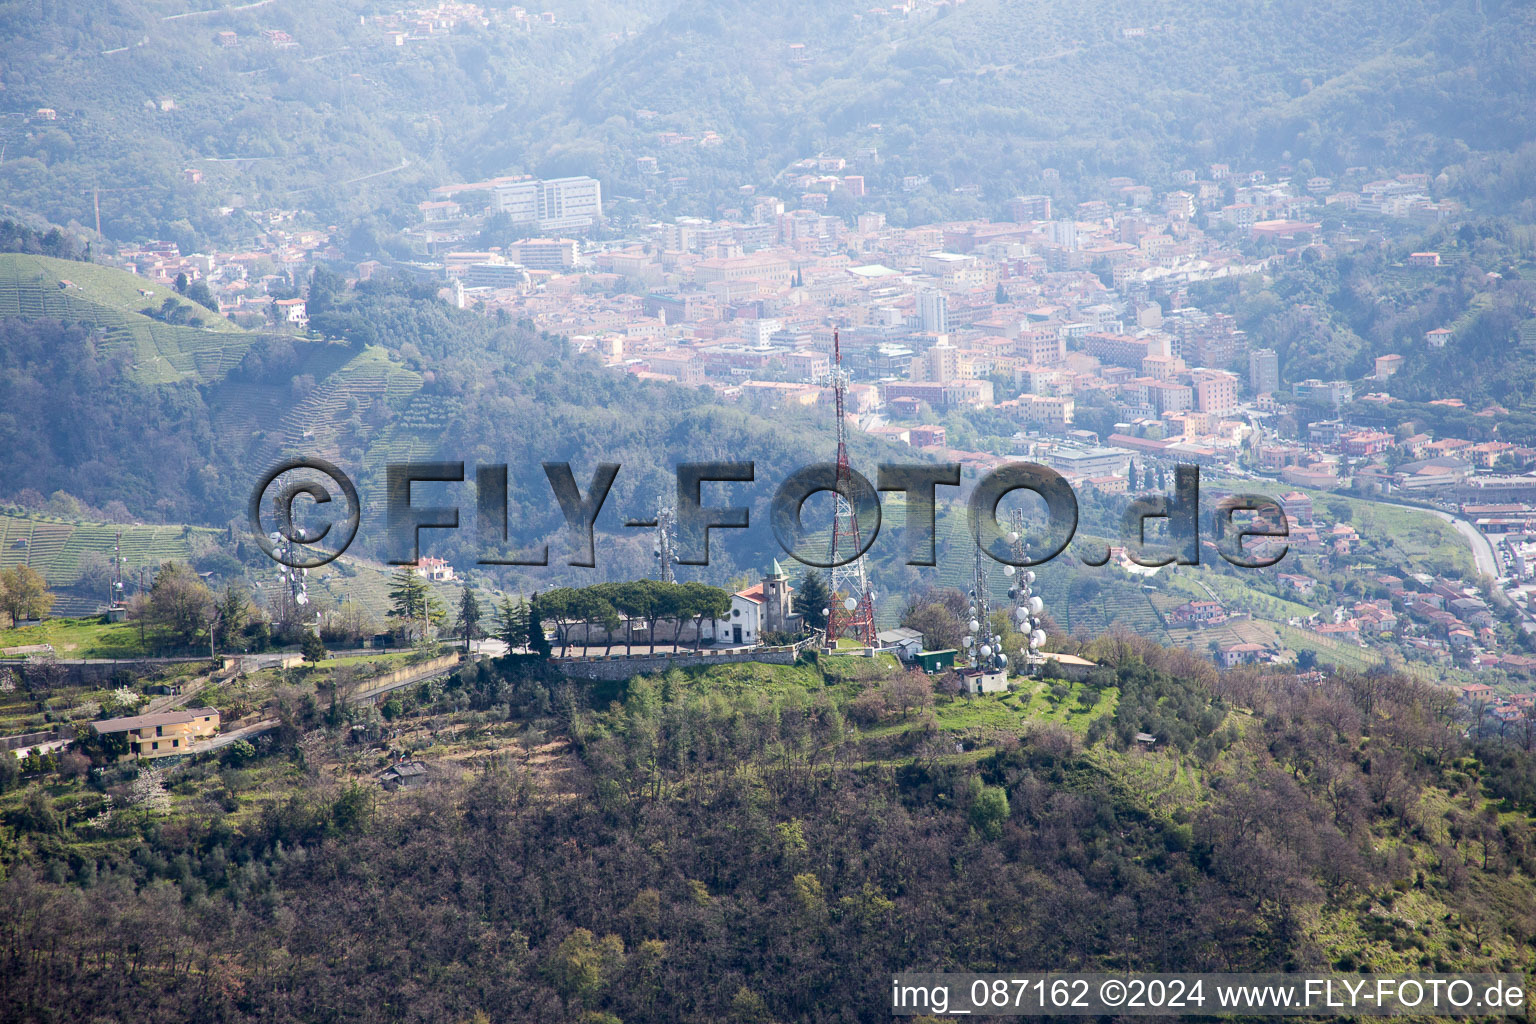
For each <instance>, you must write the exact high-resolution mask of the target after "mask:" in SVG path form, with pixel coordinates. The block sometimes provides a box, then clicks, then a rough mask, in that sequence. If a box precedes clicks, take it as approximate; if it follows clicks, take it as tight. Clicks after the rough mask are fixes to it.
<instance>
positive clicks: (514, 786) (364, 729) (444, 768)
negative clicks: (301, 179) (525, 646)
mask: <svg viewBox="0 0 1536 1024" xmlns="http://www.w3.org/2000/svg"><path fill="white" fill-rule="evenodd" d="M1088 653H1090V654H1091V655H1092V656H1093V657H1094V658H1095V659H1097V660H1099V661H1100V662H1101V663H1102V664H1103V666H1104V667H1102V668H1101V669H1098V670H1096V671H1094V672H1093V673H1092V674H1090V676H1089V677H1088V679H1087V680H1085V681H1082V682H1067V681H1064V680H1056V679H1050V678H1047V679H1044V680H1028V681H1023V682H1021V684H1020V686H1019V688H1018V689H1017V690H1016V691H1015V692H1013V693H1009V694H1006V695H997V696H988V697H982V698H965V697H956V696H953V695H951V694H949V693H947V692H943V691H942V690H941V691H940V692H938V693H935V692H934V690H933V684H932V682H931V681H929V680H927V679H925V678H923V677H920V676H919V677H915V678H914V677H910V676H904V675H902V674H901V673H900V671H899V670H897V669H896V668H895V667H894V665H893V664H892V663H890V662H888V661H869V660H867V659H863V658H822V659H819V660H813V661H804V662H801V663H799V664H796V665H794V666H759V665H734V666H724V667H720V668H715V669H708V670H693V671H688V672H681V671H674V672H671V673H668V674H667V675H665V676H663V677H654V678H640V679H635V680H632V681H630V682H629V683H628V684H623V685H613V686H607V687H601V688H599V689H597V690H592V691H588V690H586V689H585V688H583V687H573V686H571V685H569V684H564V683H561V682H560V681H559V680H557V679H556V678H554V677H552V676H549V675H547V674H546V673H544V672H542V671H541V670H539V669H537V668H536V667H534V666H531V665H527V664H520V663H517V662H516V661H510V662H501V663H495V664H490V663H482V664H480V665H478V666H476V667H473V668H470V669H466V670H464V671H463V672H461V673H459V674H458V675H456V676H453V677H450V678H449V679H447V680H442V681H438V682H435V683H432V684H429V685H423V686H421V687H418V688H411V689H408V690H405V691H400V692H399V693H398V694H397V695H396V696H395V697H394V698H393V699H391V700H390V701H389V702H388V703H387V704H386V705H385V706H384V707H383V708H382V709H381V708H376V707H374V706H373V705H372V704H371V703H368V704H362V705H346V704H337V705H333V706H332V707H331V709H330V710H329V711H327V710H326V709H325V707H324V705H323V704H321V703H318V702H317V701H316V700H315V698H314V693H315V692H320V693H325V692H330V691H331V690H332V687H333V684H335V685H339V686H342V687H345V686H348V685H353V684H355V681H356V680H357V679H358V678H359V677H360V674H367V673H368V672H370V671H371V672H378V671H381V670H383V669H385V668H387V667H388V666H383V665H375V666H371V667H370V666H366V665H361V664H356V663H350V662H349V663H346V664H342V663H330V662H328V663H323V664H322V665H320V666H319V667H317V668H314V669H307V670H304V672H303V673H302V674H301V676H300V677H299V678H301V679H302V684H301V686H299V687H293V686H291V685H289V683H287V682H285V680H284V678H283V676H282V674H280V673H276V672H265V673H259V674H257V675H256V676H253V677H250V678H248V679H246V680H242V681H238V682H237V681H231V682H229V683H220V684H218V685H215V686H211V687H209V688H208V689H205V690H204V691H202V692H201V693H200V694H199V699H201V700H207V701H210V702H212V703H214V704H215V706H220V707H225V708H229V709H231V711H235V710H243V711H245V712H247V713H250V712H252V711H255V710H256V709H265V710H264V711H261V712H259V713H266V714H272V713H274V712H275V713H276V714H278V715H279V716H280V717H281V719H282V721H283V723H284V725H283V728H282V729H281V730H279V731H277V732H275V733H273V734H271V735H270V736H269V737H267V738H264V739H261V740H259V741H258V742H257V743H256V744H255V745H254V746H253V747H251V748H250V749H248V750H239V749H235V748H231V749H230V750H229V751H228V752H226V753H224V754H223V755H218V756H216V757H214V758H206V759H204V760H202V761H201V762H193V763H191V764H187V765H183V766H181V767H177V768H171V769H168V770H167V769H164V768H162V769H160V770H158V771H157V772H154V773H149V772H146V773H144V774H143V775H141V776H140V780H139V781H138V782H137V783H134V784H132V785H129V784H127V783H124V784H121V785H119V784H117V783H116V781H115V779H116V776H111V777H110V779H109V781H108V792H107V794H105V795H104V794H102V793H100V792H98V791H97V790H95V789H93V788H92V787H91V786H89V785H86V784H84V783H82V782H79V781H74V780H72V779H70V778H69V777H67V776H62V775H61V776H53V777H51V779H50V781H48V782H46V783H42V784H36V783H35V784H32V785H30V786H28V787H27V788H25V789H22V790H20V791H14V792H11V793H8V794H5V795H3V796H0V820H3V821H4V822H5V826H4V831H3V832H0V836H5V837H7V838H6V841H5V843H4V844H0V864H3V866H4V868H5V870H6V874H7V878H6V880H5V881H4V882H0V919H4V920H6V921H8V922H10V924H11V935H12V941H11V942H9V943H7V944H6V945H5V947H4V948H3V950H0V978H3V979H4V982H5V983H4V984H3V985H0V992H3V993H5V994H4V995H3V996H0V1006H3V1007H4V1010H5V1012H6V1014H7V1017H8V1019H14V1020H17V1021H33V1020H44V1019H52V1017H51V1014H52V1013H53V1012H55V1011H59V1010H64V1011H66V1012H68V1013H70V1014H72V1015H76V1016H81V1017H89V1016H91V1015H92V1014H97V1013H100V1012H103V1011H104V1010H105V1009H106V1008H108V1007H110V1006H115V1005H119V1004H120V1003H121V1001H123V1000H131V1001H132V1002H133V1004H134V1005H135V1006H137V1007H140V1008H141V1011H145V1012H152V1013H155V1014H159V1015H163V1016H167V1017H181V1016H184V1015H187V1014H188V1013H190V1012H192V1010H193V1008H194V1007H195V1008H197V1012H200V1013H204V1014H206V1013H209V1012H212V1013H214V1014H216V1015H219V1016H221V1017H222V1018H224V1019H228V1020H232V1021H245V1020H257V1019H264V1018H268V1017H271V1016H274V1015H276V1016H281V1015H282V1014H283V1013H284V1012H285V1010H284V1008H287V1007H292V1006H295V1005H303V1006H306V1007H314V1006H321V1005H324V1006H328V1007H331V1008H332V1011H331V1012H330V1014H329V1016H330V1017H331V1018H332V1019H334V1020H337V1021H352V1020H358V1021H362V1020H373V1019H377V1018H376V1015H375V1014H374V1013H373V1011H372V1009H371V1008H372V1007H374V1006H382V1005H396V1004H399V1003H402V1002H404V1001H409V1002H410V1003H411V1007H412V1009H411V1012H410V1013H409V1015H408V1016H409V1017H410V1019H414V1020H422V1021H433V1022H437V1021H442V1022H450V1021H462V1020H471V1019H476V1016H477V1014H483V1015H484V1016H485V1019H490V1020H499V1019H518V1018H520V1017H522V1016H524V1015H531V1016H533V1017H536V1018H537V1019H540V1020H552V1021H596V1020H655V1019H666V1020H676V1021H684V1022H691V1021H721V1020H725V1021H731V1022H749V1021H769V1020H784V1021H787V1020H795V1021H866V1020H869V1021H873V1020H883V1019H887V1018H888V1017H889V1004H888V999H887V996H886V994H885V989H886V988H887V987H888V985H889V981H888V978H889V974H890V972H891V971H892V970H893V969H896V968H900V969H912V970H923V969H929V970H941V969H948V970H959V969H966V970H977V971H988V970H999V971H1001V970H1010V969H1017V967H1018V965H1019V964H1049V965H1051V966H1052V967H1055V968H1058V969H1063V970H1085V971H1091V970H1109V969H1114V970H1131V971H1169V970H1178V971H1190V970H1222V971H1241V970H1271V971H1282V970H1290V971H1294V970H1329V969H1332V970H1337V971H1341V972H1345V973H1353V972H1356V971H1362V972H1363V971H1376V972H1399V973H1401V972H1410V973H1418V972H1430V971H1435V972H1453V971H1465V972H1470V971H1511V970H1519V969H1521V967H1522V966H1523V965H1525V964H1526V963H1528V962H1529V958H1530V955H1531V947H1530V936H1531V935H1532V934H1533V927H1532V926H1533V925H1536V920H1533V919H1532V917H1531V907H1530V906H1529V902H1528V900H1527V899H1526V898H1525V897H1526V895H1527V894H1528V892H1529V887H1530V885H1531V884H1532V874H1533V871H1536V864H1533V863H1532V861H1531V854H1530V851H1531V834H1532V833H1531V827H1532V825H1531V818H1530V814H1531V812H1532V811H1533V810H1536V805H1533V804H1532V803H1531V800H1532V793H1531V791H1530V790H1529V787H1528V786H1527V787H1525V788H1523V789H1522V788H1521V787H1522V783H1521V782H1520V781H1519V780H1520V779H1523V778H1529V777H1530V767H1531V765H1530V760H1529V755H1528V754H1522V753H1521V752H1520V751H1519V750H1518V749H1517V748H1515V747H1513V746H1496V745H1493V744H1486V745H1483V746H1480V747H1478V746H1473V745H1472V744H1470V743H1467V742H1466V741H1465V740H1464V739H1463V738H1462V737H1461V736H1460V735H1459V733H1458V731H1457V726H1456V721H1457V720H1456V708H1455V704H1454V702H1453V701H1452V700H1450V699H1449V697H1448V695H1446V694H1445V692H1444V691H1436V690H1433V689H1431V688H1427V687H1424V686H1422V685H1420V684H1417V683H1414V682H1413V681H1411V680H1408V679H1403V678H1398V677H1393V676H1390V675H1374V676H1361V675H1354V674H1350V673H1343V674H1340V675H1338V676H1336V677H1334V678H1332V679H1330V680H1329V681H1327V683H1326V684H1325V685H1323V686H1321V687H1319V686H1314V685H1311V684H1307V685H1301V684H1299V683H1297V681H1296V680H1295V679H1294V678H1288V677H1283V676H1273V677H1269V678H1263V679H1261V678H1259V677H1258V676H1257V675H1255V674H1254V673H1253V672H1251V671H1248V672H1243V673H1235V674H1230V675H1217V674H1216V673H1215V672H1214V671H1213V670H1211V669H1210V667H1209V666H1208V665H1205V664H1202V663H1200V662H1199V661H1198V660H1196V659H1193V658H1190V657H1188V656H1185V655H1181V654H1179V653H1178V652H1168V651H1164V650H1161V649H1159V648H1156V647H1153V646H1150V645H1147V644H1144V643H1136V644H1127V643H1126V642H1124V641H1116V640H1110V639H1104V640H1101V641H1100V642H1098V643H1097V644H1096V645H1094V647H1093V648H1092V649H1091V650H1090V651H1089V652H1088ZM79 696H80V697H81V698H82V699H84V698H92V697H100V696H103V695H101V694H94V695H93V694H89V693H86V694H81V695H79ZM61 710H62V706H61ZM1140 731H1149V732H1151V733H1152V734H1154V735H1156V736H1157V737H1158V742H1157V743H1156V744H1155V746H1153V747H1152V748H1150V749H1148V748H1147V747H1146V746H1145V745H1143V744H1140V743H1138V742H1137V741H1135V740H1134V739H1133V736H1134V735H1135V734H1136V733H1137V732H1140ZM237 746H238V745H237ZM398 754H408V755H409V756H411V757H413V758H415V759H417V760H419V761H421V762H422V763H423V764H425V765H426V766H427V770H428V773H429V774H428V777H429V779H430V780H431V781H430V782H429V783H428V785H427V787H426V788H425V789H424V790H421V791H418V792H413V793H404V792H402V793H395V794H390V793H385V792H381V791H380V790H379V789H378V788H377V784H376V783H375V782H374V781H373V779H372V776H373V774H374V773H375V772H377V771H378V770H379V769H381V768H382V767H384V766H385V765H386V764H388V763H389V762H390V761H391V760H393V758H394V757H395V756H397V755H398ZM1494 762H1498V763H1499V765H1500V772H1499V773H1498V774H1497V775H1495V774H1494V773H1493V772H1492V770H1491V768H1492V765H1493V763H1494ZM1522 773H1523V774H1522ZM0 788H3V787H0ZM108 798H110V800H109V799H108ZM402 892H410V893H411V894H412V897H411V898H409V899H402V898H400V894H401V893H402ZM173 910H174V912H172V911H173ZM146 920H149V921H153V922H155V928H154V929H153V931H152V932H151V933H150V935H149V936H148V937H146V936H145V935H144V933H143V931H142V925H141V924H140V923H141V922H143V921H146ZM86 921H89V922H91V926H90V927H84V926H83V924H84V922H86ZM1128 928H1129V929H1131V931H1132V932H1133V933H1134V934H1135V935H1136V936H1139V937H1140V940H1139V941H1137V942H1128V941H1127V939H1126V935H1127V929H1128ZM130 934H133V935H137V936H139V938H140V940H141V942H140V944H139V945H138V946H137V947H136V948H133V949H132V950H131V951H130V949H129V948H127V947H126V946H125V945H124V943H125V941H126V939H127V937H128V936H129V935H130ZM362 934H366V935H368V937H369V938H368V943H367V950H366V955H362V954H358V953H357V952H356V948H355V946H354V944H353V943H354V941H355V938H356V936H358V935H362ZM349 950H352V952H348V951H349ZM66 965H68V969H69V977H70V984H69V985H68V986H67V988H58V987H50V986H48V985H47V984H46V979H47V978H50V977H53V976H55V972H58V971H63V970H64V969H65V966H66ZM445 977H446V978H463V979H464V980H463V983H455V984H443V983H442V979H443V978H445ZM44 992H47V993H48V994H47V996H46V997H44V996H43V995H42V993H44Z"/></svg>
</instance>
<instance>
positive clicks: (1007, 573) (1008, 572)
mask: <svg viewBox="0 0 1536 1024" xmlns="http://www.w3.org/2000/svg"><path fill="white" fill-rule="evenodd" d="M1016 572H1018V570H1017V569H1015V568H1014V567H1013V566H1011V565H1005V566H1003V575H1004V576H1012V575H1013V574H1014V573H1016Z"/></svg>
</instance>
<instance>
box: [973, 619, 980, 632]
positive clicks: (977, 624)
mask: <svg viewBox="0 0 1536 1024" xmlns="http://www.w3.org/2000/svg"><path fill="white" fill-rule="evenodd" d="M980 628H981V623H980V622H978V621H977V620H975V619H972V620H971V632H972V633H974V632H976V631H977V630H978V629H980Z"/></svg>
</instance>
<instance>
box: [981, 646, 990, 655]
mask: <svg viewBox="0 0 1536 1024" xmlns="http://www.w3.org/2000/svg"><path fill="white" fill-rule="evenodd" d="M981 656H982V657H983V658H990V657H992V648H990V647H988V646H987V645H986V644H982V645H981Z"/></svg>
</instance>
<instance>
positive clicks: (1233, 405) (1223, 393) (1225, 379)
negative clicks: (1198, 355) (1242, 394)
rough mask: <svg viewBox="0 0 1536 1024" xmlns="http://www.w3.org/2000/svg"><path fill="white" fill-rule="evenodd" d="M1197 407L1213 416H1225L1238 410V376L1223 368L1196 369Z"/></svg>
mask: <svg viewBox="0 0 1536 1024" xmlns="http://www.w3.org/2000/svg"><path fill="white" fill-rule="evenodd" d="M1192 377H1193V378H1194V391H1195V408H1196V409H1199V410H1200V411H1201V412H1204V413H1210V414H1211V415H1213V416H1225V415H1227V414H1228V413H1231V412H1235V411H1236V410H1237V376H1236V375H1235V374H1231V373H1226V372H1224V371H1221V370H1196V371H1195V372H1194V373H1193V374H1192Z"/></svg>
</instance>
